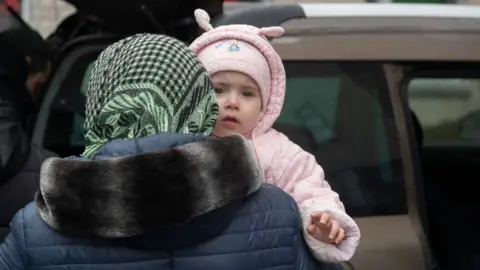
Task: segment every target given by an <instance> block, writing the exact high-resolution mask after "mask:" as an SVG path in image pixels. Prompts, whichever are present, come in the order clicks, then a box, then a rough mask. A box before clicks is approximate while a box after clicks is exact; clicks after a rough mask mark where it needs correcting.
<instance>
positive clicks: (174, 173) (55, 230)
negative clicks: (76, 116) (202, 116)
mask: <svg viewBox="0 0 480 270" xmlns="http://www.w3.org/2000/svg"><path fill="white" fill-rule="evenodd" d="M41 175H42V176H41V180H40V191H39V193H37V196H36V201H35V202H33V203H31V204H29V205H28V206H27V207H26V208H24V209H22V210H20V211H19V212H18V213H17V214H16V216H15V218H14V220H13V222H12V231H11V233H10V234H9V235H8V236H7V239H6V240H5V242H4V243H3V244H1V245H0V269H2V270H23V269H25V270H26V269H29V270H64V269H69V270H85V269H89V270H106V269H115V270H134V269H135V270H150V269H152V270H153V269H155V270H163V269H165V270H167V269H175V270H196V269H199V270H200V269H209V270H216V269H218V270H220V269H222V270H223V269H229V270H236V269H238V270H249V269H252V270H253V269H265V270H267V269H271V270H280V269H282V270H287V269H292V270H293V269H302V270H309V269H325V270H327V269H338V266H337V265H328V264H322V263H320V262H318V261H316V260H314V259H313V258H312V257H311V255H310V253H309V252H308V248H307V246H306V245H305V242H304V240H303V237H302V230H301V222H300V219H301V217H300V215H299V212H298V208H297V205H296V203H295V201H294V200H293V199H292V198H291V197H290V196H289V195H288V194H287V193H285V192H284V191H282V190H281V189H279V188H277V187H275V186H270V185H265V184H261V183H262V182H263V174H262V173H261V171H260V169H259V167H258V166H257V164H256V162H254V158H253V157H252V153H251V148H250V145H249V144H248V142H247V141H245V140H244V139H243V138H242V137H240V136H231V137H226V138H222V139H211V138H209V139H206V138H203V137H199V136H193V135H175V134H163V135H155V136H151V137H146V138H142V139H139V140H130V141H112V142H111V143H109V144H107V145H105V146H104V147H103V148H102V149H101V150H100V151H99V154H98V155H97V156H96V157H95V158H94V159H93V160H82V159H79V158H68V159H58V158H53V159H49V160H47V161H46V162H45V163H44V165H43V167H42V174H41Z"/></svg>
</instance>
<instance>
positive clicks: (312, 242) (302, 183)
mask: <svg viewBox="0 0 480 270" xmlns="http://www.w3.org/2000/svg"><path fill="white" fill-rule="evenodd" d="M279 135H280V136H279V138H280V140H281V142H279V144H278V145H280V146H281V147H280V151H278V153H277V155H276V157H275V160H285V161H287V162H286V164H287V166H283V167H282V170H283V172H281V173H280V175H281V177H280V178H279V179H275V180H274V181H275V182H277V183H276V185H277V186H279V187H280V188H282V189H284V190H286V191H287V192H288V193H290V194H291V195H292V196H293V198H294V199H295V201H296V202H297V203H298V205H299V207H300V210H301V212H302V219H303V232H304V237H305V241H306V242H307V244H308V247H309V248H310V250H311V252H312V254H313V255H314V257H315V258H317V259H318V260H320V261H324V262H331V263H338V262H344V261H348V260H350V259H351V258H352V256H353V255H354V254H355V251H356V249H357V246H358V244H359V241H360V236H361V235H360V229H359V228H358V226H357V224H356V223H355V221H354V220H353V219H352V218H351V217H350V216H349V215H348V214H346V213H345V208H344V206H343V204H342V202H341V201H340V199H339V196H338V194H337V193H336V192H334V191H333V190H332V189H331V188H330V185H329V184H328V182H327V181H325V175H324V171H323V169H322V168H321V167H320V166H319V165H318V164H317V161H316V160H315V157H314V156H313V155H311V154H310V153H308V152H306V151H304V150H302V149H301V148H300V147H299V146H298V145H296V144H294V143H293V142H291V141H290V140H288V138H287V137H286V136H284V135H283V134H279ZM316 211H321V212H328V213H330V214H331V215H332V217H333V218H334V219H335V220H336V221H338V222H339V223H340V226H341V227H342V228H343V229H344V230H345V239H344V241H343V242H342V243H341V244H339V245H333V244H326V243H323V242H321V241H318V240H316V239H315V238H314V237H313V236H311V235H310V234H309V233H308V232H307V227H308V225H309V224H310V223H311V214H312V212H316Z"/></svg>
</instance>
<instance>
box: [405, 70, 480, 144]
mask: <svg viewBox="0 0 480 270" xmlns="http://www.w3.org/2000/svg"><path fill="white" fill-rule="evenodd" d="M408 94H409V104H410V107H411V108H412V110H413V111H414V112H415V114H416V116H417V117H418V119H419V122H420V124H421V126H422V129H423V137H424V141H425V144H427V145H428V144H438V143H440V144H447V145H448V144H450V145H451V144H457V143H477V144H478V142H480V80H479V79H477V78H414V79H412V80H411V81H410V83H409V84H408ZM440 108H441V109H440Z"/></svg>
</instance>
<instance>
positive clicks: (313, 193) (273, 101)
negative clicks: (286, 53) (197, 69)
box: [190, 12, 360, 262]
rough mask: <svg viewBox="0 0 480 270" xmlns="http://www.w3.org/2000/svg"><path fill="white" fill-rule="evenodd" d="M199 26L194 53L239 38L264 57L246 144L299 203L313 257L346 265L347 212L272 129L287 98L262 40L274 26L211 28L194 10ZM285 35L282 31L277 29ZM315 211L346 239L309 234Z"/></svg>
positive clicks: (309, 163) (317, 170)
mask: <svg viewBox="0 0 480 270" xmlns="http://www.w3.org/2000/svg"><path fill="white" fill-rule="evenodd" d="M195 15H196V17H197V21H198V22H199V24H200V26H201V27H202V28H203V29H205V30H207V32H206V33H204V34H203V35H202V36H200V37H199V38H198V39H196V40H195V41H194V42H193V43H192V44H191V45H190V48H191V49H192V50H193V51H194V53H195V54H198V53H199V52H200V51H201V50H202V49H203V48H205V47H206V46H208V45H210V44H212V43H214V42H218V41H220V40H225V39H238V40H243V41H245V42H248V43H250V44H251V45H254V46H256V47H257V48H258V50H259V51H260V52H261V53H263V55H264V56H265V58H266V59H267V62H268V64H269V67H270V71H271V89H270V93H269V98H268V102H267V106H266V108H265V110H264V112H265V116H264V117H263V119H261V120H260V121H259V123H258V124H257V126H256V127H255V128H254V129H253V131H252V134H251V137H250V138H249V139H250V142H251V144H252V146H253V148H254V150H255V153H256V155H257V157H258V160H259V163H260V165H261V166H262V168H263V169H264V171H265V180H266V182H267V183H270V184H273V185H276V186H279V187H280V188H282V189H284V190H285V191H286V192H288V193H289V194H291V195H292V196H293V198H294V199H295V200H296V201H297V203H298V205H299V207H300V210H301V211H302V215H303V228H304V236H305V240H306V242H307V244H308V246H309V248H310V250H311V251H312V254H313V255H314V256H315V257H316V258H317V259H319V260H321V261H325V262H342V261H348V260H350V258H351V257H352V256H353V255H354V253H355V251H356V249H357V246H358V244H359V241H360V230H359V228H358V226H357V224H356V223H355V221H354V220H353V219H352V218H351V217H350V216H348V215H347V214H346V213H345V209H344V206H343V204H342V202H341V201H340V200H339V197H338V194H337V193H335V192H334V191H332V189H331V188H330V185H329V184H328V183H327V181H325V175H324V172H323V169H322V168H321V167H320V166H319V165H318V164H317V162H316V160H315V157H314V156H312V155H311V154H309V153H308V152H306V151H304V150H302V149H301V148H300V147H299V146H298V145H296V144H295V143H293V142H291V141H290V140H289V139H288V138H287V137H286V136H285V135H283V134H282V133H279V132H278V131H276V130H274V129H272V125H273V123H274V122H275V121H276V119H277V118H278V116H279V115H280V112H281V111H282V107H283V101H284V98H285V83H286V76H285V69H284V67H283V62H282V60H281V59H280V56H279V55H278V54H277V53H276V52H275V50H274V49H273V47H272V46H271V45H270V43H269V42H268V41H267V39H265V36H279V34H278V33H279V29H278V27H266V28H261V29H259V28H257V27H254V26H250V25H227V26H220V27H217V28H213V27H212V26H211V25H210V24H209V18H208V15H207V14H206V13H203V12H196V14H195ZM280 30H281V31H280V32H282V33H283V29H280ZM313 211H328V212H329V213H330V214H331V215H333V217H334V218H335V220H337V221H338V222H339V223H340V225H341V226H342V228H343V229H344V230H345V234H346V238H345V240H344V241H343V242H342V243H341V244H340V245H338V246H336V245H332V244H326V243H323V242H320V241H318V240H316V239H315V238H313V237H312V236H311V235H310V234H308V233H307V231H306V230H307V226H308V225H309V224H310V216H311V213H312V212H313Z"/></svg>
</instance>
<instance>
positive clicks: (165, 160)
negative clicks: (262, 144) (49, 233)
mask: <svg viewBox="0 0 480 270" xmlns="http://www.w3.org/2000/svg"><path fill="white" fill-rule="evenodd" d="M263 180H264V178H263V172H262V171H261V169H260V167H259V166H258V164H257V162H256V159H255V156H254V154H253V152H252V149H251V146H250V145H249V143H248V142H247V141H246V140H245V139H244V138H242V137H241V136H238V135H235V136H230V137H225V138H218V139H207V140H204V141H200V142H194V143H189V144H185V145H182V146H179V147H175V148H170V149H168V150H165V151H162V152H156V153H143V154H138V155H131V156H124V157H117V158H109V159H103V160H75V159H59V158H51V159H48V160H47V161H45V162H44V164H43V166H42V170H41V178H40V190H39V192H37V195H36V198H35V199H36V205H37V210H38V212H39V214H40V216H41V217H42V219H43V220H44V221H45V222H46V223H47V224H48V225H49V226H50V227H51V228H53V229H54V230H58V231H63V232H70V233H74V234H78V235H86V236H99V237H107V238H119V237H128V236H133V235H139V234H143V233H146V232H149V231H155V230H158V229H160V228H162V227H165V226H170V225H174V224H181V223H185V222H187V221H188V220H190V219H191V218H193V217H196V216H199V215H202V214H205V213H207V212H210V211H212V210H214V209H217V208H220V207H222V206H225V205H226V204H228V203H231V202H233V201H236V200H239V199H242V198H244V197H245V196H246V195H248V194H250V193H252V192H253V191H255V190H256V189H258V187H259V186H260V184H261V183H262V182H263Z"/></svg>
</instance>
